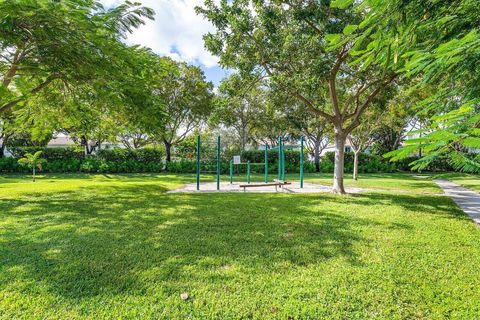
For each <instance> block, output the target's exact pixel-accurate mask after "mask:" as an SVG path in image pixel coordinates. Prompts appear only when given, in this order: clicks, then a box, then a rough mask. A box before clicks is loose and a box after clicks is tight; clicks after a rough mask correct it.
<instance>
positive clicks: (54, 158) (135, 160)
mask: <svg viewBox="0 0 480 320" xmlns="http://www.w3.org/2000/svg"><path fill="white" fill-rule="evenodd" d="M37 150H42V151H43V152H44V153H43V154H42V157H43V158H45V159H47V163H46V164H44V165H43V168H42V172H44V173H54V172H55V173H57V172H58V173H66V172H72V173H74V172H85V173H135V172H162V171H167V172H172V173H195V172H196V165H195V160H194V159H182V160H178V161H173V162H170V163H165V161H164V158H165V153H164V150H162V149H153V148H144V149H134V150H132V149H102V150H99V151H98V152H97V154H96V155H92V156H87V157H85V155H84V153H83V151H82V150H78V149H77V148H24V147H23V148H16V149H15V153H14V154H15V155H17V156H18V157H20V156H23V155H24V154H25V153H26V152H30V153H31V152H35V151H37ZM230 153H231V154H230ZM235 154H238V152H237V153H235ZM224 156H225V157H226V158H225V159H222V166H221V172H222V174H228V173H229V159H231V157H232V156H233V152H226V153H225V154H224ZM240 156H241V159H242V162H244V163H245V162H247V161H250V162H251V163H257V164H259V165H252V166H251V172H252V173H258V174H261V173H263V171H264V166H263V163H264V151H263V150H250V151H244V152H241V153H240ZM227 157H228V160H227ZM334 158H335V154H334V153H333V152H327V153H326V154H325V155H324V156H323V157H322V159H321V162H320V172H324V173H332V172H333V167H334ZM353 158H354V155H353V153H352V152H347V153H345V172H346V173H352V172H353ZM305 159H308V156H306V155H305ZM416 159H418V157H410V158H407V159H404V160H402V161H399V162H389V161H388V159H384V158H383V157H381V156H377V155H371V154H360V156H359V172H360V173H380V172H394V171H396V170H401V171H410V167H409V163H411V162H412V161H414V160H416ZM277 161H278V153H277V152H275V151H269V157H268V162H269V164H268V168H269V170H268V171H269V173H270V174H275V173H277V170H278V166H277ZM299 162H300V152H299V151H292V150H286V151H285V171H286V172H287V173H298V172H299V169H300V163H299ZM201 171H202V172H203V173H206V172H208V171H210V172H212V171H215V158H213V159H210V160H209V161H208V162H207V161H205V162H202V166H201ZM246 171H247V166H246V165H245V164H242V165H239V166H235V173H238V174H245V173H246ZM426 171H453V170H452V168H451V166H450V165H449V164H448V161H447V160H446V159H438V160H435V161H434V162H432V164H431V165H430V166H429V168H428V170H426ZM28 172H29V169H28V168H26V167H24V166H21V165H20V164H18V163H17V159H16V158H10V157H7V158H0V173H28ZM304 172H306V173H309V172H315V165H314V163H313V162H311V161H308V160H306V161H305V163H304Z"/></svg>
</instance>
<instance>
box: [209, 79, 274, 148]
mask: <svg viewBox="0 0 480 320" xmlns="http://www.w3.org/2000/svg"><path fill="white" fill-rule="evenodd" d="M266 99H267V92H266V91H265V88H262V87H261V86H260V82H258V81H255V79H253V78H252V77H248V76H247V77H242V76H241V75H240V74H232V75H231V76H229V77H227V78H225V79H223V81H222V82H221V83H220V85H219V87H218V94H217V96H216V98H215V106H216V107H215V110H214V112H213V114H212V116H211V118H210V123H211V124H216V125H222V126H224V127H226V128H229V129H231V130H233V132H234V133H235V135H236V136H237V141H238V143H237V145H238V147H239V149H240V150H242V151H243V150H245V148H246V147H247V145H248V144H249V143H254V142H256V141H255V137H254V133H255V132H256V133H258V132H259V131H263V126H262V125H261V124H262V121H261V118H263V117H262V114H263V113H265V111H266ZM269 129H270V130H271V129H272V128H269ZM254 131H255V132H254ZM264 142H266V141H264Z"/></svg>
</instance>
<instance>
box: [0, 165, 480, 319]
mask: <svg viewBox="0 0 480 320" xmlns="http://www.w3.org/2000/svg"><path fill="white" fill-rule="evenodd" d="M310 179H311V180H312V181H319V182H322V183H323V179H327V177H323V176H321V177H309V180H310ZM315 179H317V180H315ZM192 181H193V179H192V177H191V176H174V175H153V174H152V175H95V176H88V175H72V176H68V175H64V176H62V175H59V176H50V177H48V178H47V177H43V178H40V179H39V180H38V181H37V182H36V183H31V182H29V181H28V180H27V178H24V177H15V176H12V177H4V178H0V318H2V319H17V318H25V319H77V318H88V319H163V318H169V319H189V318H195V319H212V318H217V319H237V318H255V319H319V318H328V319H366V318H377V319H412V318H413V319H440V318H451V319H454V318H456V319H475V318H478V317H479V315H480V276H479V266H480V228H478V227H477V226H475V225H474V223H472V221H471V220H469V219H468V218H467V217H466V216H465V215H464V214H463V213H462V212H461V211H460V210H459V209H457V208H456V206H455V205H454V204H453V202H452V201H451V200H450V199H448V198H446V197H443V196H438V195H435V194H434V193H435V192H436V190H437V188H436V187H435V185H434V184H433V182H432V181H431V180H429V179H418V178H415V177H413V176H406V177H404V176H403V175H393V176H390V175H385V176H373V175H372V176H368V178H366V177H364V178H363V179H362V180H360V181H358V182H356V183H355V184H358V185H359V186H364V187H366V186H374V187H376V186H377V185H381V187H382V188H380V187H378V189H377V190H376V191H375V192H368V193H361V194H356V195H350V196H344V197H342V196H335V195H332V194H282V193H278V194H254V193H246V194H244V193H238V194H224V193H221V194H215V193H199V194H172V193H166V191H167V190H169V189H172V188H175V187H177V186H179V185H181V184H182V183H185V182H192ZM348 184H350V185H354V184H353V183H352V182H348ZM381 189H387V190H390V191H382V190H381ZM398 189H401V191H402V192H391V191H392V190H393V191H395V190H398ZM421 190H430V191H432V193H421V192H420V191H421ZM183 292H187V293H188V294H189V299H188V300H185V301H184V300H182V299H181V298H180V294H181V293H183Z"/></svg>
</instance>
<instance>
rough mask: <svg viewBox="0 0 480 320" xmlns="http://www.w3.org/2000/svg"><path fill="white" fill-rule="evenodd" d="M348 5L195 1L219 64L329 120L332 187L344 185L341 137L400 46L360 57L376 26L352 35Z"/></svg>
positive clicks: (386, 75)
mask: <svg viewBox="0 0 480 320" xmlns="http://www.w3.org/2000/svg"><path fill="white" fill-rule="evenodd" d="M351 7H352V6H351V2H350V1H334V2H332V5H330V1H248V0H235V1H233V2H229V1H221V2H220V4H216V3H215V2H214V1H212V0H206V1H205V5H204V6H203V7H201V8H197V10H198V12H199V13H201V14H202V15H204V16H205V17H206V18H207V19H208V20H210V21H211V22H212V23H213V25H214V26H215V28H216V30H215V31H214V32H212V33H209V34H207V35H206V36H205V43H206V46H207V48H208V49H209V50H210V51H211V52H212V53H213V54H215V55H218V56H219V57H220V63H221V64H222V65H223V66H225V67H229V68H234V69H238V70H239V72H240V73H246V74H255V75H257V76H258V77H261V78H264V79H267V81H268V82H270V83H271V84H272V85H274V86H275V87H276V88H278V89H279V90H282V91H284V92H286V93H288V94H289V95H290V96H292V97H295V98H296V99H298V100H299V101H301V102H302V103H303V105H304V107H305V108H306V109H308V110H309V112H311V113H312V114H314V115H316V116H319V117H322V118H324V119H326V120H327V121H328V122H329V123H330V124H331V125H332V126H333V127H334V140H335V145H336V151H335V169H334V181H333V188H332V191H334V192H337V193H345V189H344V185H343V175H344V148H345V142H346V138H347V136H348V134H349V133H350V132H351V131H352V130H353V129H355V128H356V127H357V126H358V125H359V124H360V122H361V119H362V115H363V113H364V112H365V110H366V109H367V108H368V107H369V106H370V104H371V103H372V102H373V101H374V100H375V98H376V96H377V95H378V94H379V93H380V92H381V91H382V90H383V89H384V88H385V87H387V86H388V85H389V84H391V83H392V82H393V81H394V80H395V78H396V77H397V74H396V72H395V69H396V68H398V67H399V64H398V63H393V62H392V63H391V61H393V60H394V56H395V55H398V54H399V53H400V51H401V48H400V47H399V46H398V47H396V48H395V50H383V51H381V52H379V53H378V54H376V55H375V56H372V57H371V59H370V60H369V61H359V60H358V59H357V55H360V54H361V53H362V51H363V50H366V49H367V48H369V47H370V46H375V41H377V38H378V37H381V30H375V31H376V32H373V31H372V32H371V33H369V34H368V35H367V36H365V37H364V38H363V40H362V41H359V40H358V39H357V37H356V33H355V32H356V30H357V29H358V28H359V24H361V23H362V20H363V17H364V16H365V13H364V12H361V11H358V10H355V9H354V8H351ZM395 62H398V61H397V60H395ZM324 101H327V103H324Z"/></svg>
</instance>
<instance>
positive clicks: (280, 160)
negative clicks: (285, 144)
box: [277, 137, 282, 180]
mask: <svg viewBox="0 0 480 320" xmlns="http://www.w3.org/2000/svg"><path fill="white" fill-rule="evenodd" d="M277 165H278V180H282V137H278V162H277Z"/></svg>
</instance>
